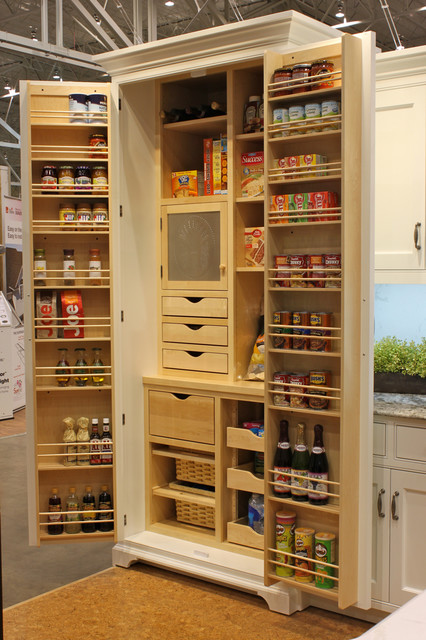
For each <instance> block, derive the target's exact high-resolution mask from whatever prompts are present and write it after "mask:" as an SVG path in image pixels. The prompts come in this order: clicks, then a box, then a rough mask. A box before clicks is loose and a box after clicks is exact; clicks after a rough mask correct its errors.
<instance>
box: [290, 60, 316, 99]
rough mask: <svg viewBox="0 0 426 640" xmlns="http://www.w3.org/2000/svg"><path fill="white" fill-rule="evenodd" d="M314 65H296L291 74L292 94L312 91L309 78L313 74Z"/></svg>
mask: <svg viewBox="0 0 426 640" xmlns="http://www.w3.org/2000/svg"><path fill="white" fill-rule="evenodd" d="M311 68H312V65H310V64H308V63H306V62H304V63H302V64H295V65H294V67H293V69H292V72H291V79H292V83H291V89H292V91H291V92H292V93H304V92H305V91H310V90H311V85H310V83H309V76H310V74H311Z"/></svg>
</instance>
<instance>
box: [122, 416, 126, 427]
mask: <svg viewBox="0 0 426 640" xmlns="http://www.w3.org/2000/svg"><path fill="white" fill-rule="evenodd" d="M121 424H123V425H124V424H126V414H125V413H122V414H121Z"/></svg>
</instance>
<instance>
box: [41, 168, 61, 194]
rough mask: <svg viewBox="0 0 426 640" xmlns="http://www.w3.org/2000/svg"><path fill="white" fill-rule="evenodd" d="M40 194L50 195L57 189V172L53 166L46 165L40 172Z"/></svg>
mask: <svg viewBox="0 0 426 640" xmlns="http://www.w3.org/2000/svg"><path fill="white" fill-rule="evenodd" d="M41 184H42V185H43V186H42V191H41V192H42V193H50V192H51V191H52V190H54V191H56V189H57V188H58V172H57V169H56V167H55V166H53V165H50V164H49V165H46V166H44V167H43V169H42V172H41Z"/></svg>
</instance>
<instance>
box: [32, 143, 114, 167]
mask: <svg viewBox="0 0 426 640" xmlns="http://www.w3.org/2000/svg"><path fill="white" fill-rule="evenodd" d="M40 155H42V156H43V157H40ZM31 156H32V157H31V162H43V163H45V162H47V160H49V161H52V162H66V163H67V164H69V165H71V164H75V163H76V162H84V163H85V164H86V163H87V164H94V163H96V164H102V165H107V164H108V158H88V157H87V156H85V155H81V156H73V157H72V158H70V156H69V154H64V155H60V153H59V151H49V146H48V145H46V151H44V150H37V151H32V153H31ZM34 156H38V157H34Z"/></svg>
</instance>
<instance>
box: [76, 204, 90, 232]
mask: <svg viewBox="0 0 426 640" xmlns="http://www.w3.org/2000/svg"><path fill="white" fill-rule="evenodd" d="M91 222H92V209H91V207H90V204H89V203H88V202H79V204H78V205H77V226H78V227H79V228H80V229H83V230H84V231H90V228H91Z"/></svg>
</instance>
